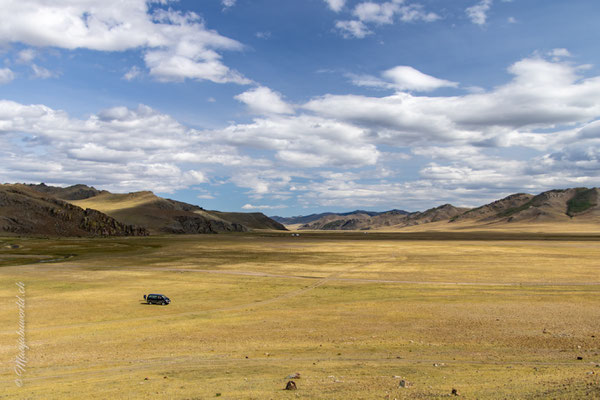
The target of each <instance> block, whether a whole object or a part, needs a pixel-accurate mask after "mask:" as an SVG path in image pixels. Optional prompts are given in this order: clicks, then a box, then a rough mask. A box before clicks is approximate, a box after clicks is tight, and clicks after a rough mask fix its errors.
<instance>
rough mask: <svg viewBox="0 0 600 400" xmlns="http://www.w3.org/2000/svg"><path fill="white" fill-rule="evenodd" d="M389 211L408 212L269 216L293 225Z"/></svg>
mask: <svg viewBox="0 0 600 400" xmlns="http://www.w3.org/2000/svg"><path fill="white" fill-rule="evenodd" d="M390 212H397V213H400V214H408V213H409V212H408V211H403V210H391V211H384V212H377V211H364V210H356V211H350V212H345V213H333V212H326V213H321V214H310V215H299V216H297V217H279V216H274V217H270V218H271V219H273V220H275V221H277V222H280V223H282V224H284V225H295V224H308V223H310V222H313V221H316V220H319V219H321V218H325V217H332V216H338V217H348V216H352V215H368V216H371V217H373V216H376V215H380V214H385V213H390Z"/></svg>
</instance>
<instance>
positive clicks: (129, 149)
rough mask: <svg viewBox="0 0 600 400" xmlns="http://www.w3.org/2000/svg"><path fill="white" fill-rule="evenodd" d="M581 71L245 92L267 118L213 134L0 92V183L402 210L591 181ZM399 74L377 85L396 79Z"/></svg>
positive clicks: (596, 136)
mask: <svg viewBox="0 0 600 400" xmlns="http://www.w3.org/2000/svg"><path fill="white" fill-rule="evenodd" d="M549 57H552V56H551V55H550V56H549ZM591 71H592V70H589V69H582V68H581V66H578V65H575V64H574V63H573V62H572V61H569V62H563V61H552V58H551V59H550V60H548V59H544V58H542V57H540V56H532V57H529V58H525V59H522V60H520V61H518V62H516V63H514V64H513V65H511V66H510V67H509V68H508V72H509V73H510V74H511V75H512V78H511V79H510V80H509V81H507V82H506V83H504V84H502V85H499V86H497V87H495V88H493V89H491V90H487V91H480V92H478V93H466V94H462V95H453V96H442V95H438V96H434V95H422V96H417V95H415V94H414V93H408V92H396V93H394V94H393V95H384V96H380V97H376V96H359V95H331V94H325V95H323V96H320V97H315V98H313V99H311V100H310V101H308V102H306V103H305V104H303V105H301V106H298V107H297V109H296V113H290V114H281V113H279V114H278V113H277V112H275V111H277V110H279V111H281V110H286V107H283V108H279V107H276V108H275V111H274V110H273V109H269V107H268V106H267V105H264V103H262V102H261V96H255V97H252V96H253V95H256V93H254V94H253V95H248V97H247V98H246V101H247V103H248V104H249V105H250V104H252V105H254V106H255V107H258V109H260V110H261V112H264V113H265V115H263V116H262V117H260V118H255V119H254V120H252V121H251V122H248V123H231V124H230V125H229V126H226V127H224V128H222V129H216V130H212V131H208V130H205V131H200V130H195V129H191V128H189V127H187V126H185V125H183V124H181V123H179V122H178V121H176V120H175V119H174V118H172V117H170V116H169V115H165V114H163V113H160V112H158V111H157V110H154V109H152V108H150V107H147V106H144V105H141V106H139V107H137V108H133V109H131V108H127V107H114V108H110V109H106V110H103V111H100V112H97V113H96V114H93V115H91V116H89V117H86V118H82V119H79V118H74V117H72V116H70V115H69V114H67V113H66V112H64V111H60V110H56V109H53V108H50V107H47V106H44V105H26V104H20V103H16V102H12V101H0V159H1V160H2V163H0V180H2V181H6V182H15V181H21V182H23V181H27V182H36V181H37V182H40V181H46V182H50V183H64V184H72V183H80V182H85V183H88V184H92V185H96V186H100V187H103V188H107V189H109V190H115V191H131V190H141V189H151V190H156V191H161V192H169V191H174V190H178V189H182V188H189V187H194V186H200V191H199V193H200V194H199V195H200V196H213V197H214V196H215V195H213V194H211V193H208V192H206V191H205V190H204V189H203V188H202V186H203V185H206V184H207V183H211V184H214V183H216V182H219V183H228V184H233V185H236V186H237V187H240V188H244V189H245V190H247V192H246V194H247V196H248V197H249V200H246V202H248V203H249V204H250V205H253V204H259V205H260V204H263V205H264V204H266V205H269V204H280V203H281V202H283V201H284V200H285V199H288V198H293V201H294V202H296V203H297V204H299V205H302V206H304V205H306V206H315V205H321V206H331V207H353V206H364V207H366V206H378V207H382V208H383V207H388V206H391V207H390V208H393V207H394V206H398V203H400V200H398V199H402V200H401V203H400V204H401V205H402V207H411V208H412V209H423V208H426V207H429V206H434V205H439V203H443V202H450V203H454V204H456V205H464V204H466V203H469V205H479V204H483V203H484V202H486V201H488V200H493V199H497V198H499V197H501V196H502V195H505V194H510V193H512V192H516V191H524V190H526V191H529V192H538V191H542V190H546V189H549V188H552V187H565V186H569V185H574V186H579V185H588V184H591V185H597V177H598V176H599V175H600V122H599V121H600V76H593V75H592V72H591ZM586 75H587V76H586ZM589 75H591V76H589ZM399 76H400V78H398V76H396V81H394V80H393V77H389V79H388V80H387V81H384V82H387V83H388V84H390V85H391V84H395V83H397V82H404V81H403V79H404V78H405V74H403V73H400V74H399ZM430 78H433V77H430ZM376 79H377V78H376ZM433 79H437V78H433ZM381 80H382V81H383V79H381ZM410 82H411V85H412V87H413V88H414V87H420V88H424V87H425V88H427V87H431V85H429V86H427V85H426V84H423V83H422V82H421V81H420V80H419V79H417V80H414V81H410ZM414 82H420V83H419V85H420V86H418V85H417V84H415V83H414ZM425 82H428V79H425ZM405 86H406V85H405ZM433 86H435V85H433ZM257 89H258V88H257ZM263 89H266V90H267V91H268V92H267V91H265V93H267V94H268V96H269V95H272V94H273V93H275V92H272V91H270V90H269V89H268V88H263ZM253 90H256V89H253ZM248 92H252V90H251V91H248ZM248 92H246V93H248ZM243 94H244V93H242V95H243ZM268 96H266V97H268ZM281 97H282V96H281V95H279V94H276V99H279V100H281ZM257 99H258V100H257ZM263 100H264V99H263ZM240 101H243V100H240ZM281 101H282V102H283V100H281ZM267 103H268V102H267ZM270 103H274V102H273V100H272V99H271V101H270ZM275 103H276V102H275ZM283 104H284V105H286V103H285V102H284V103H283ZM269 105H272V104H269ZM40 159H44V163H40V162H39V160H40ZM406 168H408V169H410V170H411V171H414V170H418V171H419V176H418V177H417V178H412V177H411V176H410V175H406V172H405V169H406ZM205 198H207V197H205ZM258 199H260V200H258ZM256 207H259V206H256Z"/></svg>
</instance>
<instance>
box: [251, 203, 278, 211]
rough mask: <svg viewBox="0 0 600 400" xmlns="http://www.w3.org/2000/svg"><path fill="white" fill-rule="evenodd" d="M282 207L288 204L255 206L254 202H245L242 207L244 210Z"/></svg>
mask: <svg viewBox="0 0 600 400" xmlns="http://www.w3.org/2000/svg"><path fill="white" fill-rule="evenodd" d="M282 208H287V206H286V205H277V206H266V205H263V206H255V205H252V204H244V205H243V206H242V209H244V210H280V209H282Z"/></svg>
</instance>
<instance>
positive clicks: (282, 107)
mask: <svg viewBox="0 0 600 400" xmlns="http://www.w3.org/2000/svg"><path fill="white" fill-rule="evenodd" d="M235 99H236V100H239V101H241V102H242V103H244V104H246V105H247V106H248V107H249V108H250V110H252V111H253V112H255V113H257V114H293V113H294V109H293V107H292V106H290V105H289V104H287V103H286V102H285V101H283V99H282V98H281V94H280V93H277V92H274V91H272V90H271V89H269V88H268V87H264V86H260V87H257V88H255V89H251V90H248V91H246V92H244V93H241V94H238V95H237V96H235Z"/></svg>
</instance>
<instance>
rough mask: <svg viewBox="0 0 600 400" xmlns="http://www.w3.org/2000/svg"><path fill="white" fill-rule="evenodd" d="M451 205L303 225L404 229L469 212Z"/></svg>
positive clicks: (308, 227)
mask: <svg viewBox="0 0 600 400" xmlns="http://www.w3.org/2000/svg"><path fill="white" fill-rule="evenodd" d="M467 210H468V209H466V208H457V207H454V206H452V205H450V204H445V205H443V206H440V207H436V208H432V209H429V210H427V211H424V212H414V213H408V212H406V211H401V210H392V211H387V212H382V213H376V214H375V215H369V214H363V213H361V212H357V213H354V214H346V215H343V214H334V215H327V216H325V217H322V218H320V219H317V220H315V221H312V222H310V223H307V224H304V225H302V226H301V227H300V228H299V229H302V230H367V229H378V228H386V227H396V228H402V227H407V226H413V225H420V224H425V223H429V222H437V221H442V220H448V219H450V218H452V217H454V216H456V215H460V214H462V213H463V212H465V211H467Z"/></svg>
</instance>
